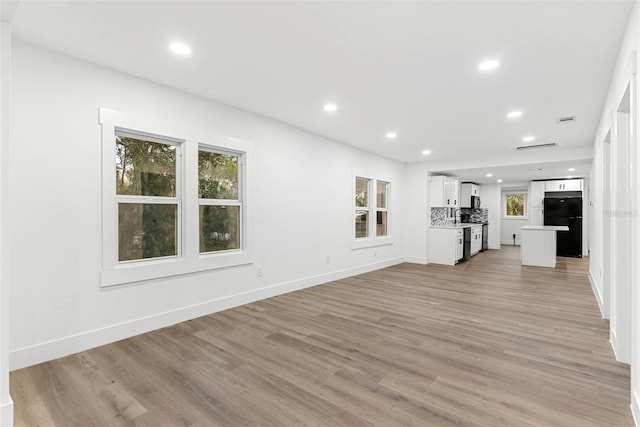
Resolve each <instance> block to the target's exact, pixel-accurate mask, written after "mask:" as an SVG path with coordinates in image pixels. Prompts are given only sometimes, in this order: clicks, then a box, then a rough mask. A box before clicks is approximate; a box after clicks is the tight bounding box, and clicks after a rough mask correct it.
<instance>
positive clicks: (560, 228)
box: [521, 225, 569, 231]
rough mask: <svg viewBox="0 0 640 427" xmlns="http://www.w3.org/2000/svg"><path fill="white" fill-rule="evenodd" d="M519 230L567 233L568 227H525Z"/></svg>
mask: <svg viewBox="0 0 640 427" xmlns="http://www.w3.org/2000/svg"><path fill="white" fill-rule="evenodd" d="M521 230H538V231H569V227H567V226H566V225H525V226H524V227H522V228H521Z"/></svg>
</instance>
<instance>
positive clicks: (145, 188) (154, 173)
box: [116, 135, 176, 197]
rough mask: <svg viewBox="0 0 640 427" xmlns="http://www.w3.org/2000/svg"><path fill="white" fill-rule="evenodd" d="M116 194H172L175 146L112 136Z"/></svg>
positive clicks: (174, 176) (174, 178) (174, 181)
mask: <svg viewBox="0 0 640 427" xmlns="http://www.w3.org/2000/svg"><path fill="white" fill-rule="evenodd" d="M116 194H128V195H136V196H165V197H175V195H176V147H174V146H173V145H169V144H161V143H159V142H151V141H144V140H142V139H135V138H128V137H124V136H120V135H116Z"/></svg>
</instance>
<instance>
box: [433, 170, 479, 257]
mask: <svg viewBox="0 0 640 427" xmlns="http://www.w3.org/2000/svg"><path fill="white" fill-rule="evenodd" d="M429 186H430V206H431V212H430V229H429V254H430V260H429V261H430V262H431V263H435V264H446V265H455V264H457V263H459V262H461V261H465V260H468V259H469V258H471V257H472V256H474V255H476V254H478V253H480V252H483V251H486V250H487V249H488V238H489V220H488V209H483V208H482V207H481V199H480V186H479V185H478V184H476V183H473V182H463V183H459V181H458V180H457V179H455V178H451V177H447V176H444V175H437V176H431V177H430V183H429Z"/></svg>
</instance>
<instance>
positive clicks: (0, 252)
mask: <svg viewBox="0 0 640 427" xmlns="http://www.w3.org/2000/svg"><path fill="white" fill-rule="evenodd" d="M0 25H1V27H0V93H2V98H1V99H0V129H1V133H0V425H1V426H10V425H13V401H12V400H11V396H10V394H9V307H10V305H9V278H8V272H9V269H8V265H7V262H6V260H7V259H8V254H9V248H10V247H9V246H8V245H7V242H6V239H5V236H6V234H7V233H6V231H7V230H8V227H7V215H6V211H7V203H6V202H5V199H4V196H5V195H6V194H7V186H8V182H9V180H8V177H9V174H8V173H7V172H8V167H7V166H8V165H9V161H8V150H7V149H8V141H9V118H10V115H9V106H10V105H9V100H10V97H9V93H10V88H11V85H10V82H11V79H10V71H11V28H10V24H9V23H7V22H4V21H2V22H1V23H0Z"/></svg>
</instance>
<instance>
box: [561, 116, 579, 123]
mask: <svg viewBox="0 0 640 427" xmlns="http://www.w3.org/2000/svg"><path fill="white" fill-rule="evenodd" d="M575 121H576V116H566V117H560V118H558V123H571V122H575Z"/></svg>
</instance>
